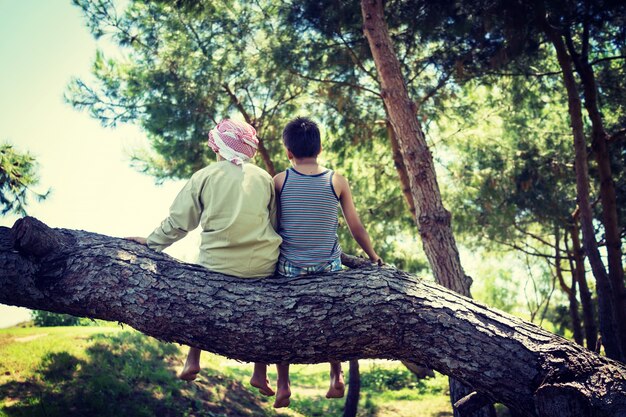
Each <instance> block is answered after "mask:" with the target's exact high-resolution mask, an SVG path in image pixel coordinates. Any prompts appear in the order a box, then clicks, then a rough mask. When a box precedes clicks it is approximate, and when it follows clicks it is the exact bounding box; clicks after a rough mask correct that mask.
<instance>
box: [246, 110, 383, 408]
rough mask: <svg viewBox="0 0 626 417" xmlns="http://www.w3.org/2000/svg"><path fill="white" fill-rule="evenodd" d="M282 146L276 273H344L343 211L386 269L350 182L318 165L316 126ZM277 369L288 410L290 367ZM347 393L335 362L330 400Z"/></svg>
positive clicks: (301, 125) (301, 124) (295, 124)
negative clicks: (340, 224) (283, 167)
mask: <svg viewBox="0 0 626 417" xmlns="http://www.w3.org/2000/svg"><path fill="white" fill-rule="evenodd" d="M283 143H284V145H285V148H286V150H287V156H288V157H289V160H290V161H291V164H292V167H291V168H289V169H287V170H286V171H284V172H281V173H280V174H278V175H276V176H275V177H274V185H275V187H276V194H277V196H278V200H279V202H278V205H279V229H278V233H279V234H280V236H281V237H282V239H283V242H282V244H281V246H280V257H279V258H278V266H277V272H278V273H279V274H281V275H284V276H288V277H296V276H301V275H308V274H316V273H322V272H332V271H339V270H341V247H340V246H339V242H338V238H337V226H338V213H339V205H341V209H342V211H343V215H344V218H345V220H346V224H347V225H348V228H349V229H350V233H351V234H352V236H353V237H354V239H355V240H356V242H357V243H358V244H359V246H361V248H363V250H364V251H365V253H366V254H367V255H368V256H369V258H370V260H371V261H372V262H377V263H379V264H382V260H381V259H380V257H379V256H378V255H377V254H376V251H375V250H374V248H373V246H372V243H371V240H370V237H369V235H368V233H367V231H366V230H365V228H364V227H363V224H362V223H361V220H360V219H359V215H358V213H357V211H356V208H355V206H354V202H353V200H352V193H351V191H350V185H349V184H348V181H347V180H346V179H345V178H344V177H343V176H341V175H339V174H337V173H335V172H333V171H332V170H330V169H326V168H324V167H322V166H320V165H319V164H318V162H317V157H318V156H319V154H320V152H321V150H322V147H321V140H320V131H319V129H318V127H317V124H316V123H315V122H313V121H312V120H310V119H307V118H304V117H298V118H296V119H294V120H292V121H291V122H289V123H288V124H287V126H285V129H284V130H283ZM257 368H258V369H257ZM276 368H277V371H278V381H277V385H278V386H277V391H276V401H275V402H274V407H276V408H279V407H286V406H288V405H289V397H290V395H291V391H290V387H289V364H277V365H276ZM257 371H258V377H257V378H256V379H259V381H260V380H261V379H265V370H264V369H263V368H262V366H259V365H257V366H255V374H257ZM255 377H256V375H253V379H255ZM344 389H345V384H344V378H343V372H342V370H341V363H340V362H331V363H330V388H329V390H328V392H327V393H326V397H327V398H341V397H343V395H344Z"/></svg>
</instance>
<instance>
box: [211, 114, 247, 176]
mask: <svg viewBox="0 0 626 417" xmlns="http://www.w3.org/2000/svg"><path fill="white" fill-rule="evenodd" d="M209 146H210V147H211V149H213V151H214V152H215V153H216V154H218V155H219V156H221V157H222V158H224V159H226V160H227V161H230V162H232V163H233V164H236V165H243V163H244V162H248V161H249V160H250V159H251V158H252V157H253V156H254V154H255V153H256V150H257V148H258V147H259V140H258V139H257V137H256V130H254V128H253V127H252V126H250V125H249V124H248V123H245V122H238V121H236V120H230V119H224V120H222V121H221V122H219V123H218V124H217V126H216V127H215V129H213V130H211V131H210V132H209Z"/></svg>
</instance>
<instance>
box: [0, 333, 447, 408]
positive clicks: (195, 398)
mask: <svg viewBox="0 0 626 417" xmlns="http://www.w3.org/2000/svg"><path fill="white" fill-rule="evenodd" d="M186 353H187V349H186V348H184V347H183V348H182V349H181V348H180V347H179V346H178V345H176V344H170V343H162V342H159V341H157V340H156V339H153V338H150V337H147V336H145V335H142V334H141V333H139V332H136V331H134V330H129V329H123V328H121V327H119V326H115V327H46V328H36V327H30V328H11V329H2V330H0V417H5V416H6V417H18V416H25V417H26V416H29V417H33V416H37V417H38V416H41V417H56V416H69V417H73V416H87V415H94V416H96V415H97V416H105V417H107V416H111V417H114V416H115V417H118V416H165V417H168V416H190V417H191V416H194V417H195V416H199V417H223V416H229V417H230V416H242V417H244V416H255V417H256V416H259V417H264V416H267V417H272V416H293V417H302V416H311V417H312V416H324V417H335V416H336V417H339V416H341V415H342V413H343V406H344V400H343V399H332V400H329V399H326V398H325V394H326V390H327V389H328V383H329V365H328V364H317V365H292V367H291V382H292V393H293V397H292V402H291V406H290V407H289V409H280V410H275V409H273V408H272V404H273V401H274V399H273V398H272V397H265V396H263V395H261V394H259V393H258V392H257V391H256V390H255V389H254V388H252V387H250V386H249V384H248V381H249V379H250V376H251V373H252V368H253V365H252V364H248V363H241V362H238V361H234V360H228V359H225V358H223V357H220V356H217V355H213V354H210V353H206V352H205V353H203V355H202V371H201V373H200V376H199V377H198V379H197V380H196V381H194V382H192V383H186V382H183V381H180V380H178V379H177V378H176V371H177V370H179V369H180V367H182V364H183V362H184V359H185V355H186ZM347 366H348V365H347V363H346V364H344V367H345V373H346V375H347V374H348V372H347V371H348V369H347ZM360 367H361V378H362V381H364V383H362V385H363V386H362V389H361V400H360V403H359V416H360V417H390V416H395V417H402V416H409V415H411V416H414V415H419V416H422V417H430V416H432V417H435V416H437V417H444V416H449V415H451V408H450V405H449V399H448V397H447V379H446V378H445V377H443V376H440V375H439V376H437V377H436V378H431V379H428V380H421V381H420V380H417V379H415V377H414V376H413V375H412V374H411V373H410V372H409V371H408V370H406V368H404V366H403V365H402V364H400V363H399V362H391V361H361V362H360ZM269 370H270V372H269V377H270V380H271V382H272V383H273V384H275V381H276V373H275V367H274V366H270V368H269ZM347 382H348V383H349V380H348V381H347ZM416 410H419V412H416Z"/></svg>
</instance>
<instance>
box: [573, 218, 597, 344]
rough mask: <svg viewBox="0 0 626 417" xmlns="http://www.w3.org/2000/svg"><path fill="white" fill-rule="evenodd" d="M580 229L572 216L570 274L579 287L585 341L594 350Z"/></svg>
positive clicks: (593, 318)
mask: <svg viewBox="0 0 626 417" xmlns="http://www.w3.org/2000/svg"><path fill="white" fill-rule="evenodd" d="M579 233H580V231H579V230H578V216H577V215H576V216H574V219H573V225H572V229H571V232H570V236H571V238H572V254H573V258H574V268H572V274H574V275H575V277H576V281H577V282H578V287H579V288H580V304H581V306H582V309H583V325H584V328H585V341H586V345H587V349H589V350H595V349H596V343H597V341H598V327H597V326H596V313H595V307H594V305H593V300H592V297H591V291H589V285H587V276H586V273H585V255H584V252H583V249H582V247H581V245H580V237H579Z"/></svg>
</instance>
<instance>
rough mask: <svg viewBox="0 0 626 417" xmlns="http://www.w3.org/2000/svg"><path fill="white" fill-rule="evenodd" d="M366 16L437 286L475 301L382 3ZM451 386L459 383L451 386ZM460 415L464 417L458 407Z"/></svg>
mask: <svg viewBox="0 0 626 417" xmlns="http://www.w3.org/2000/svg"><path fill="white" fill-rule="evenodd" d="M361 11H362V14H363V23H364V33H365V36H366V38H367V40H368V42H369V45H370V50H371V51H372V56H373V57H374V62H375V64H376V69H377V71H378V74H379V78H380V84H381V96H382V98H383V101H384V104H385V108H386V110H387V112H388V114H389V119H390V122H391V125H392V127H393V131H394V133H395V136H394V138H395V139H397V141H398V144H399V150H400V153H401V155H402V160H403V162H404V166H405V167H406V172H407V174H408V180H409V186H410V190H411V196H412V198H413V205H414V208H415V219H416V222H417V226H418V231H419V234H420V237H421V239H422V244H423V247H424V252H425V253H426V257H427V258H428V261H429V263H430V266H431V269H432V271H433V275H434V277H435V280H436V281H437V283H439V284H441V285H443V286H445V287H446V288H449V289H451V290H453V291H456V292H458V293H459V294H462V295H465V296H467V297H469V296H470V285H471V278H469V277H468V276H467V275H465V272H464V271H463V268H462V266H461V260H460V257H459V251H458V249H457V246H456V241H455V240H454V236H453V234H452V228H451V224H450V223H451V215H450V212H449V211H448V210H446V209H445V207H444V206H443V202H442V200H441V194H440V192H439V185H438V184H437V177H436V174H435V168H434V164H433V158H432V154H431V153H430V150H429V149H428V145H427V144H426V139H425V137H424V133H423V132H422V129H421V126H420V125H419V122H418V120H417V117H416V115H415V105H414V103H413V102H412V101H411V99H410V97H409V94H408V91H407V89H406V84H405V81H404V78H403V76H402V71H401V69H400V63H399V61H398V57H397V55H396V54H395V51H394V49H393V44H392V41H391V37H390V36H389V32H388V29H387V24H386V22H385V18H384V10H383V5H382V0H362V1H361ZM392 144H393V142H392ZM451 384H455V382H454V381H451ZM467 391H470V390H469V388H466V387H451V389H450V394H451V400H452V403H453V404H455V403H456V402H457V401H459V400H460V399H461V397H457V396H455V394H456V393H465V392H467ZM468 393H469V392H468ZM491 408H492V409H491V410H486V411H480V412H476V413H473V414H472V415H473V416H475V417H491V416H492V415H493V414H494V411H493V406H492V407H491ZM454 413H455V416H457V417H458V416H459V413H458V412H457V410H456V408H455V411H454ZM466 416H469V414H466Z"/></svg>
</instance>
